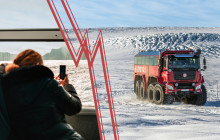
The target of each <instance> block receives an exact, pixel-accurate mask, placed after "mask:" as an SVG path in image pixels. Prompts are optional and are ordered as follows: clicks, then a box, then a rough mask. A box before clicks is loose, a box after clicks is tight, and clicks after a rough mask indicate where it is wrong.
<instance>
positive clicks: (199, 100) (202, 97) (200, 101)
mask: <svg viewBox="0 0 220 140" xmlns="http://www.w3.org/2000/svg"><path fill="white" fill-rule="evenodd" d="M201 88H202V92H201V93H200V94H198V95H197V96H196V100H195V105H198V106H201V105H204V104H205V103H206V101H207V91H206V88H205V86H204V85H202V86H201Z"/></svg>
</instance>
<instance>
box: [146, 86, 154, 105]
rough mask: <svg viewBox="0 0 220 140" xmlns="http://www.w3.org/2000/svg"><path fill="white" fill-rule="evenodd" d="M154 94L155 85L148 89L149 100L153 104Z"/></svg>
mask: <svg viewBox="0 0 220 140" xmlns="http://www.w3.org/2000/svg"><path fill="white" fill-rule="evenodd" d="M153 94H154V85H153V84H150V85H149V86H148V88H147V99H148V101H149V102H151V103H152V102H153V101H154V100H153Z"/></svg>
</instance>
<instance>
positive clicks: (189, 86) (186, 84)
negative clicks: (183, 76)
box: [177, 83, 194, 89]
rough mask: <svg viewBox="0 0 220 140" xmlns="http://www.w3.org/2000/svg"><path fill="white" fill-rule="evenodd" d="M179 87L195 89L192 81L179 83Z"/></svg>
mask: <svg viewBox="0 0 220 140" xmlns="http://www.w3.org/2000/svg"><path fill="white" fill-rule="evenodd" d="M177 89H194V86H192V83H178V87H177Z"/></svg>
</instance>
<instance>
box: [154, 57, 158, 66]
mask: <svg viewBox="0 0 220 140" xmlns="http://www.w3.org/2000/svg"><path fill="white" fill-rule="evenodd" d="M153 60H154V66H157V65H158V56H154V57H153Z"/></svg>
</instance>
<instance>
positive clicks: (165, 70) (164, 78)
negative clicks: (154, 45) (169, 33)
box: [161, 57, 168, 81]
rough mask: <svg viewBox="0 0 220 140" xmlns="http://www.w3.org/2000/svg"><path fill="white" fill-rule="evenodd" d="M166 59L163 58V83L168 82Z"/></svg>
mask: <svg viewBox="0 0 220 140" xmlns="http://www.w3.org/2000/svg"><path fill="white" fill-rule="evenodd" d="M167 60H168V59H167V57H164V58H163V60H162V61H163V70H162V74H161V75H162V77H163V80H164V81H167V80H168V61H167Z"/></svg>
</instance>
